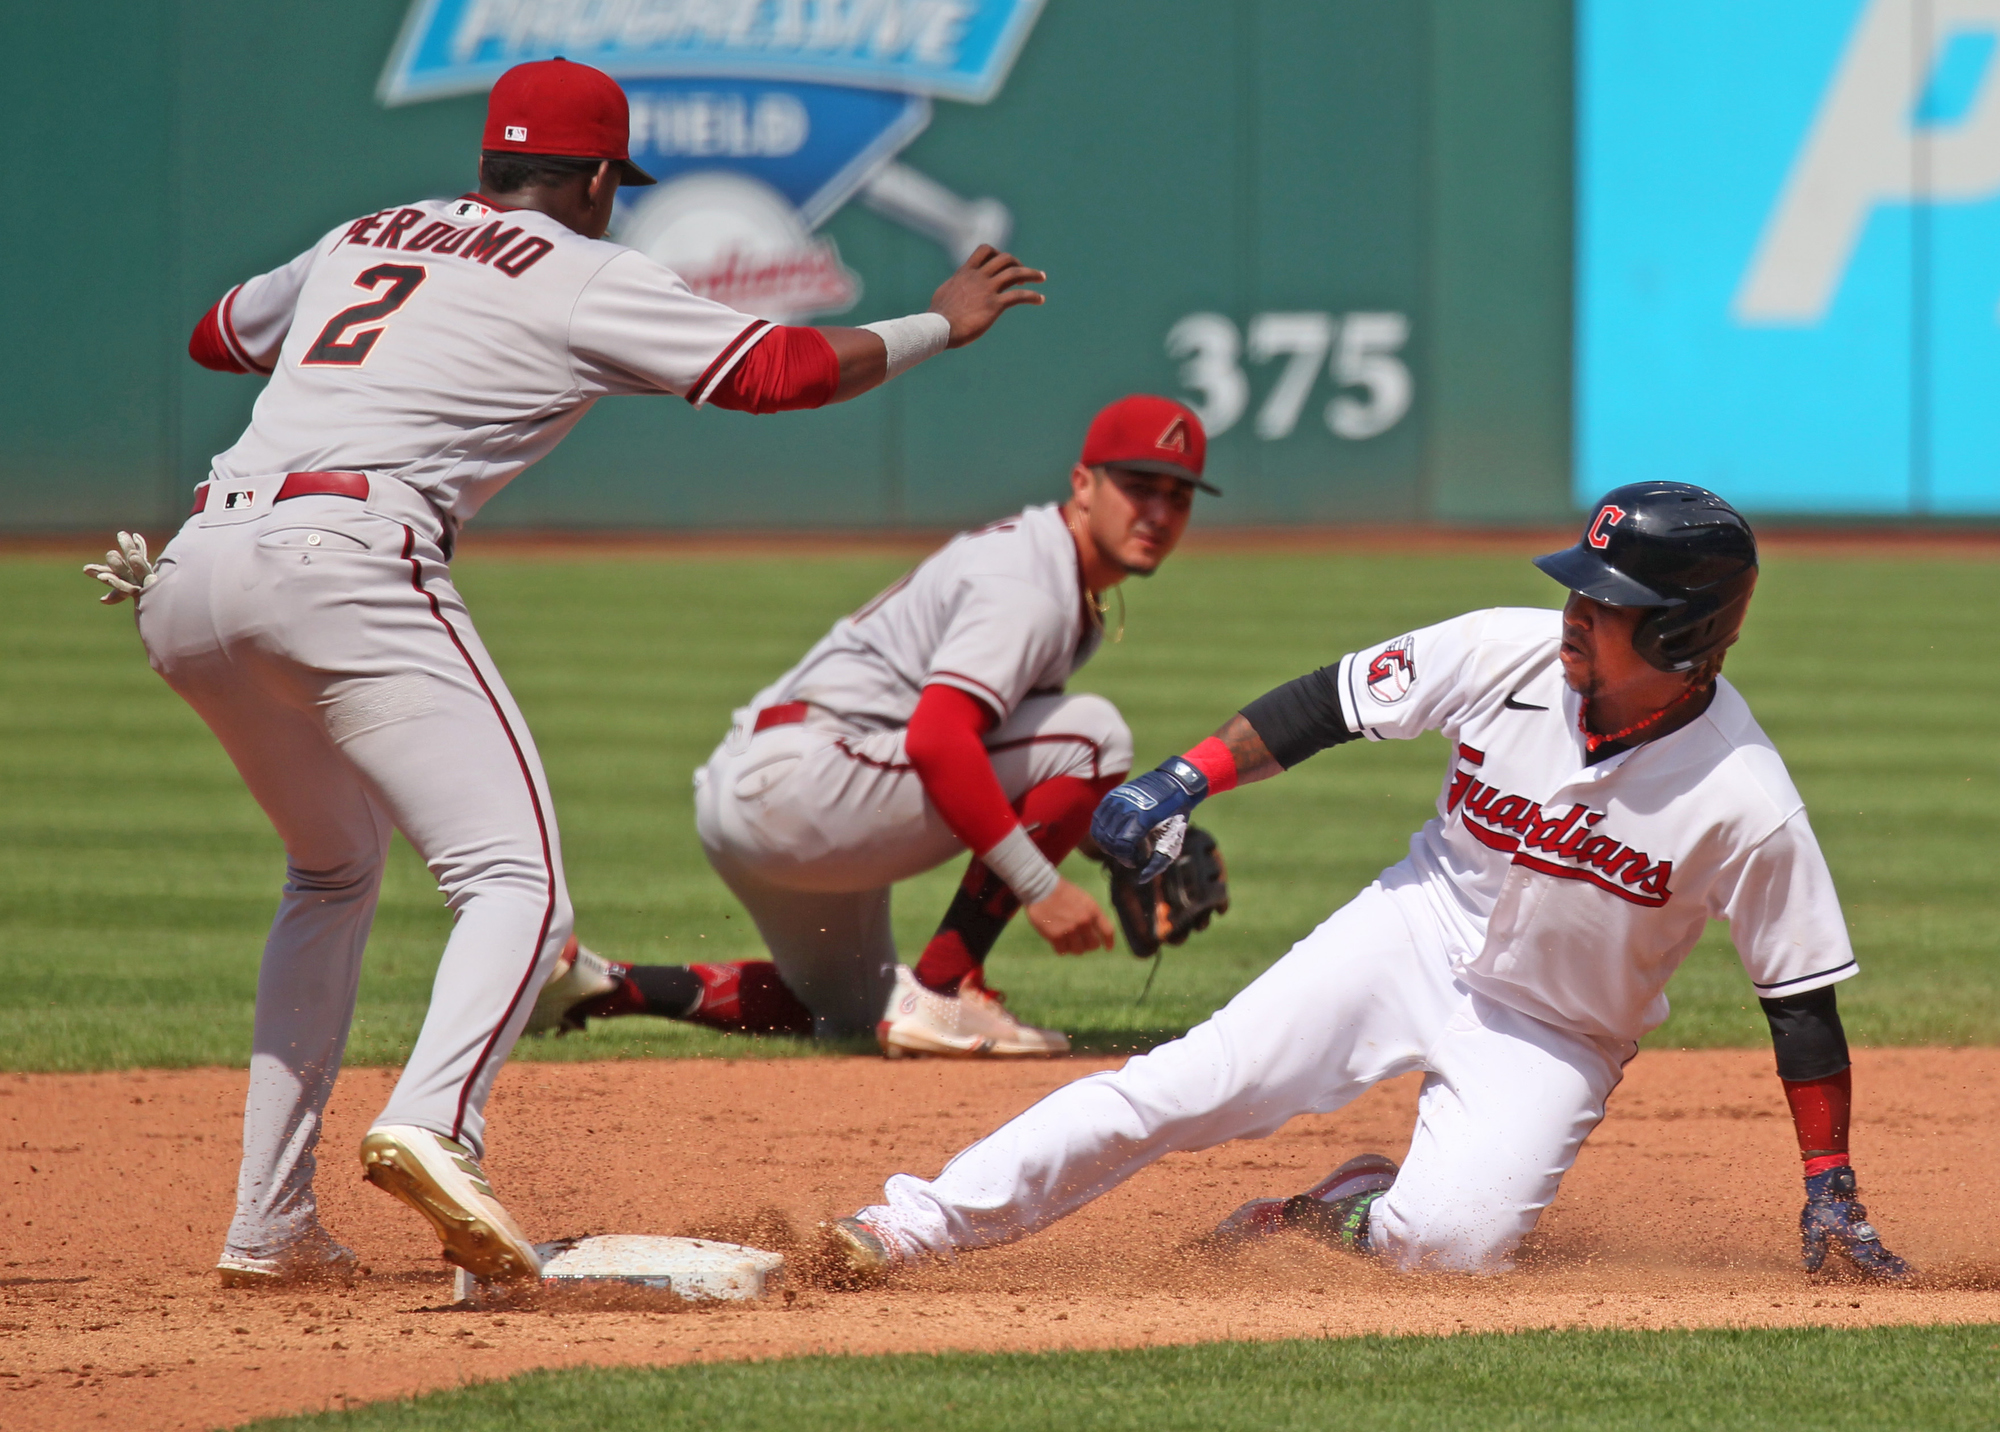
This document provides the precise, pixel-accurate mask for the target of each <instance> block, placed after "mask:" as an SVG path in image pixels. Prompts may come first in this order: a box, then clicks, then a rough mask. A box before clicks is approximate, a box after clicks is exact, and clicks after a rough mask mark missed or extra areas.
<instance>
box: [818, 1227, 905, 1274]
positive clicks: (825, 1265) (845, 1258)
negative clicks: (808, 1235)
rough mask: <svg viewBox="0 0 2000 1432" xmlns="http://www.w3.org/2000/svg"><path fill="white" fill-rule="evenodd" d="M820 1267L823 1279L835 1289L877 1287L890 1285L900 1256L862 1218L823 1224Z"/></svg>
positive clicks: (821, 1228) (821, 1229) (820, 1228)
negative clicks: (897, 1258)
mask: <svg viewBox="0 0 2000 1432" xmlns="http://www.w3.org/2000/svg"><path fill="white" fill-rule="evenodd" d="M819 1230H820V1246H819V1257H818V1259H817V1260H816V1261H817V1263H818V1264H819V1273H820V1277H821V1279H822V1280H823V1281H824V1282H825V1283H826V1284H827V1285H828V1286H829V1287H834V1288H873V1287H876V1286H877V1285H879V1284H881V1283H883V1282H886V1281H887V1280H888V1277H889V1270H890V1269H891V1268H893V1267H894V1266H895V1265H896V1257H895V1255H894V1254H893V1253H891V1252H890V1251H889V1245H888V1244H887V1243H886V1242H885V1241H884V1240H883V1238H882V1236H881V1235H880V1234H878V1233H877V1232H876V1231H875V1230H874V1229H873V1228H870V1227H869V1226H868V1225H867V1224H866V1223H864V1222H863V1221H862V1220H861V1219H859V1218H836V1219H834V1220H833V1222H831V1223H822V1224H821V1225H820V1226H819Z"/></svg>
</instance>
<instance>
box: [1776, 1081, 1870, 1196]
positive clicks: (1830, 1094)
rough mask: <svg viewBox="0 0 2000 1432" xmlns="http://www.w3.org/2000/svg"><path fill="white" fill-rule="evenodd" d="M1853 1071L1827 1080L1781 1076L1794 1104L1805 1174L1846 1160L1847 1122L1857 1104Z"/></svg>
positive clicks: (1809, 1176)
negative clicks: (1795, 1078) (1785, 1077)
mask: <svg viewBox="0 0 2000 1432" xmlns="http://www.w3.org/2000/svg"><path fill="white" fill-rule="evenodd" d="M1853 1074H1854V1071H1853V1070H1851V1069H1843V1070H1841V1071H1840V1072H1839V1073H1838V1074H1832V1075H1829V1076H1827V1077H1826V1078H1824V1079H1799V1080H1792V1079H1781V1080H1780V1081H1779V1082H1780V1083H1782V1084H1783V1085H1784V1086H1785V1102H1786V1103H1788V1104H1790V1105H1791V1106H1792V1126H1793V1127H1794V1128H1795V1129H1796V1130H1797V1131H1798V1135H1799V1156H1800V1157H1801V1158H1803V1159H1804V1160H1805V1168H1806V1177H1807V1178H1811V1177H1812V1176H1813V1175H1814V1174H1820V1173H1825V1172H1826V1171H1827V1170H1828V1169H1830V1168H1839V1167H1840V1166H1841V1165H1842V1164H1844V1163H1846V1162H1847V1161H1848V1160H1847V1123H1848V1117H1849V1115H1850V1113H1851V1111H1852V1109H1853V1105H1854V1080H1853Z"/></svg>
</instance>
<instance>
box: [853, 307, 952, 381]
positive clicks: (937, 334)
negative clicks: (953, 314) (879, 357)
mask: <svg viewBox="0 0 2000 1432" xmlns="http://www.w3.org/2000/svg"><path fill="white" fill-rule="evenodd" d="M861 331H862V332H863V333H872V334H874V335H875V336H876V337H877V338H879V339H881V340H882V346H883V347H884V348H886V349H888V350H889V373H888V376H889V377H890V378H894V377H896V376H898V375H899V374H902V373H907V372H909V371H910V369H912V368H914V367H916V366H917V364H919V363H921V362H923V361H924V359H926V358H934V357H936V356H937V355H938V354H940V353H942V352H944V350H945V349H946V348H947V347H949V346H950V345H951V320H950V319H949V318H946V317H945V316H944V315H943V314H942V313H913V314H911V315H910V316H909V317H907V318H885V319H883V320H882V321H881V322H880V323H864V324H862V325H861Z"/></svg>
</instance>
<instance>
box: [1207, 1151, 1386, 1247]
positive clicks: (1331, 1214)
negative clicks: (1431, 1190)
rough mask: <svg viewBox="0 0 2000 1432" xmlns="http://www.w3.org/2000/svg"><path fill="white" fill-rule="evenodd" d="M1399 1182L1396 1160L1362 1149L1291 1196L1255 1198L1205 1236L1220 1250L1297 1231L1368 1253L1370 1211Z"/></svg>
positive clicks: (1209, 1243)
mask: <svg viewBox="0 0 2000 1432" xmlns="http://www.w3.org/2000/svg"><path fill="white" fill-rule="evenodd" d="M1395 1181H1396V1161H1395V1160H1394V1159H1392V1158H1389V1157H1387V1156H1385V1155H1383V1154H1361V1155H1359V1156H1358V1157H1355V1158H1351V1159H1349V1160H1348V1161H1347V1162H1346V1163H1344V1164H1342V1165H1341V1166H1340V1167H1339V1168H1337V1169H1335V1170H1334V1171H1333V1172H1332V1173H1330V1174H1328V1175H1327V1176H1326V1177H1325V1178H1323V1179H1321V1180H1320V1181H1319V1182H1318V1183H1316V1184H1314V1185H1313V1186H1312V1187H1311V1188H1309V1189H1307V1190H1306V1191H1305V1192H1304V1193H1301V1194H1296V1195H1294V1196H1293V1197H1291V1198H1253V1199H1251V1200H1250V1201H1249V1202H1248V1203H1246V1204H1244V1205H1243V1206H1242V1207H1241V1208H1239V1209H1237V1210H1236V1211H1235V1212H1234V1213H1232V1214H1230V1215H1229V1217H1227V1218H1225V1219H1223V1220H1222V1222H1221V1223H1219V1224H1217V1225H1216V1227H1215V1230H1214V1231H1213V1232H1211V1233H1210V1234H1209V1235H1208V1237H1207V1238H1206V1239H1205V1240H1203V1241H1204V1242H1205V1243H1206V1244H1207V1245H1208V1246H1209V1247H1211V1248H1215V1249H1218V1250H1221V1249H1229V1248H1238V1247H1242V1246H1243V1245H1245V1244H1249V1243H1256V1242H1259V1241H1261V1240H1262V1239H1265V1238H1271V1237H1275V1236H1276V1235H1278V1234H1280V1233H1284V1232H1287V1231H1292V1230H1296V1231H1298V1232H1302V1233H1308V1234H1311V1235H1312V1236H1314V1237H1316V1238H1321V1239H1324V1240H1325V1241H1327V1242H1330V1243H1337V1244H1339V1245H1340V1246H1341V1247H1343V1248H1347V1249H1349V1250H1351V1251H1353V1252H1358V1253H1365V1252H1367V1251H1368V1247H1367V1241H1368V1210H1369V1208H1370V1207H1371V1206H1372V1205H1373V1204H1374V1202H1375V1200H1376V1199H1378V1198H1380V1197H1381V1196H1382V1195H1383V1194H1384V1193H1386V1192H1388V1190H1389V1186H1390V1185H1391V1184H1393V1183H1394V1182H1395Z"/></svg>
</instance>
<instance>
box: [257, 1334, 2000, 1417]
mask: <svg viewBox="0 0 2000 1432" xmlns="http://www.w3.org/2000/svg"><path fill="white" fill-rule="evenodd" d="M1996 1417H2000V1327H1995V1326H1969V1327H1937V1328H1913V1327H1901V1328H1866V1329H1810V1328H1786V1329H1755V1330H1742V1331H1700V1332H1531V1333H1515V1334H1477V1335H1461V1336H1457V1337H1412V1338H1387V1337H1366V1338H1351V1339H1342V1340H1327V1341H1314V1342H1282V1343H1204V1344H1200V1345H1197V1346H1192V1347H1168V1348H1148V1349H1144V1350H1139V1351H1131V1352H1071V1353H1043V1354H1005V1355H979V1354H970V1353H950V1354H942V1355H938V1356H922V1355H906V1356H896V1357H812V1358H799V1359H795V1360H790V1361H783V1362H767V1363H751V1364H743V1363H734V1364H732V1363H716V1364H708V1365H703V1366H691V1367H677V1368H621V1369H612V1370H602V1369H586V1370H576V1371H563V1372H540V1373H531V1374H528V1375H526V1376H523V1377H517V1378H514V1379H511V1380H509V1381H507V1382H501V1383H491V1384H487V1385H484V1386H476V1387H469V1388H465V1389H462V1390H457V1391H452V1392H440V1393H432V1394H430V1395H428V1396H424V1397H419V1398H415V1399H412V1400H408V1401H402V1402H394V1403H382V1404H377V1405H375V1406H371V1407H365V1408H361V1409H357V1410H354V1411H348V1412H327V1413H322V1414H319V1415H317V1416H310V1417H299V1418H285V1419H280V1420H274V1421H268V1422H258V1423H255V1424H252V1425H253V1427H255V1428H257V1429H261V1432H307V1429H328V1432H333V1429H338V1432H427V1429H433V1428H435V1429H452V1432H459V1429H464V1428H471V1427H477V1428H490V1429H501V1428H519V1429H524V1432H525V1429H533V1432H571V1429H575V1432H626V1429H630V1432H660V1430H661V1429H675V1428H703V1429H707V1432H735V1429H744V1432H750V1429H758V1432H764V1429H770V1428H785V1429H788V1432H816V1429H863V1428H865V1429H870V1432H898V1429H931V1428H937V1427H950V1428H952V1429H954V1432H1025V1429H1031V1428H1032V1429H1040V1428H1048V1427H1061V1428H1065V1429H1069V1432H1114V1429H1115V1432H1126V1429H1131V1432H1236V1429H1246V1432H1247V1429H1258V1432H1280V1429H1292V1428H1296V1429H1299V1432H1346V1429H1356V1432H1455V1429H1468V1432H1471V1429H1477V1430H1478V1432H1513V1429H1521V1432H1570V1429H1575V1432H1585V1429H1588V1432H1667V1429H1674V1432H1682V1429H1707V1428H1717V1427H1726V1428H1732V1429H1745V1430H1746V1432H1748V1429H1761V1428H1769V1429H1774V1432H1776V1429H1784V1432H1794V1429H1798V1428H1812V1429H1814V1432H1844V1429H1850V1428H1851V1429H1856V1432H1880V1429H1883V1428H1889V1427H1903V1428H1915V1427H1921V1428H1925V1429H1928V1432H1954V1429H1959V1428H1965V1429H1972V1428H1979V1429H1986V1428H1990V1427H1992V1426H1993V1425H1994V1423H1995V1419H1996Z"/></svg>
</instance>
